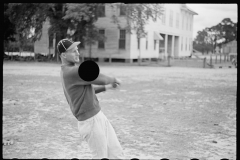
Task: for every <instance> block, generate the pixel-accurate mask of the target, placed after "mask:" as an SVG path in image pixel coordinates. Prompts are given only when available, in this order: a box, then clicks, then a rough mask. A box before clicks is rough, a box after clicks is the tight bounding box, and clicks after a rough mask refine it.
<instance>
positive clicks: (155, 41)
mask: <svg viewBox="0 0 240 160" xmlns="http://www.w3.org/2000/svg"><path fill="white" fill-rule="evenodd" d="M156 43H157V40H154V50H156Z"/></svg>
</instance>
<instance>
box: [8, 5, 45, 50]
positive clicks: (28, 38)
mask: <svg viewBox="0 0 240 160" xmlns="http://www.w3.org/2000/svg"><path fill="white" fill-rule="evenodd" d="M7 6H8V8H7V10H6V15H7V16H8V17H9V20H10V22H11V23H13V24H14V26H15V28H14V29H15V31H16V36H15V37H16V40H17V42H18V44H19V51H20V54H21V51H22V49H23V46H24V45H26V43H28V42H34V41H35V40H37V39H39V38H40V37H41V32H42V24H43V22H44V21H45V19H46V16H45V14H43V13H45V9H46V6H47V4H41V3H40V4H39V3H9V4H7Z"/></svg>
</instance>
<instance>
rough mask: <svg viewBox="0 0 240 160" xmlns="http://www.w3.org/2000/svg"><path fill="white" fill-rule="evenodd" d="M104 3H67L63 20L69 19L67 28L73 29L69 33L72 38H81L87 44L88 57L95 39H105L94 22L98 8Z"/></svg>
mask: <svg viewBox="0 0 240 160" xmlns="http://www.w3.org/2000/svg"><path fill="white" fill-rule="evenodd" d="M103 5H104V4H101V3H81V4H71V3H69V4H67V9H68V10H67V11H66V15H65V16H64V17H63V19H64V20H71V24H72V25H71V26H69V29H71V30H74V34H73V35H71V37H72V38H73V39H78V40H79V38H81V39H83V40H84V42H85V43H86V44H87V45H88V46H89V57H90V58H91V57H92V52H91V49H92V45H94V44H95V43H96V41H99V40H102V41H105V40H106V37H105V36H103V35H101V34H99V31H98V28H97V27H96V25H95V22H96V21H97V20H98V10H99V8H100V7H101V6H103Z"/></svg>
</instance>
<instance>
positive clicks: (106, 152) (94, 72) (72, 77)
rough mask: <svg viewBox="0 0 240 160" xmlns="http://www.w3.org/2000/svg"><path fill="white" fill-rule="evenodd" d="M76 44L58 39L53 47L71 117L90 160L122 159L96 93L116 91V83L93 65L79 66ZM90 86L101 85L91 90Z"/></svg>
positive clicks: (88, 63)
mask: <svg viewBox="0 0 240 160" xmlns="http://www.w3.org/2000/svg"><path fill="white" fill-rule="evenodd" d="M79 44H80V42H73V41H71V40H68V39H62V40H60V41H59V42H58V44H57V49H58V52H59V54H60V57H61V62H62V65H61V81H62V86H63V91H64V95H65V97H66V99H67V102H68V104H69V106H70V109H71V111H72V114H73V115H74V116H75V117H76V119H77V120H78V129H79V132H80V136H81V138H82V140H85V141H87V143H88V145H89V148H90V150H91V151H92V153H93V157H92V158H93V159H101V158H109V159H122V157H123V150H122V147H121V145H120V143H119V141H118V138H117V136H116V133H115V131H114V129H113V127H112V125H111V123H110V122H109V120H108V119H107V117H106V116H105V115H104V114H103V112H102V111H101V107H100V105H99V101H98V99H97V97H96V94H97V93H100V92H103V91H106V90H108V89H114V88H117V87H118V85H120V83H121V82H120V80H119V79H117V78H114V77H109V76H106V75H104V74H101V73H99V72H98V71H99V68H98V66H97V64H96V63H95V62H93V61H88V62H87V61H85V62H82V63H81V64H80V65H77V63H79V61H80V60H79V52H78V47H77V45H79ZM92 85H102V86H99V87H95V88H94V87H93V86H92Z"/></svg>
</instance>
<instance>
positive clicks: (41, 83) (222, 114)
mask: <svg viewBox="0 0 240 160" xmlns="http://www.w3.org/2000/svg"><path fill="white" fill-rule="evenodd" d="M100 71H101V72H102V73H103V74H107V75H110V76H116V77H118V78H120V79H121V80H122V82H123V83H122V86H121V88H120V89H119V90H114V91H108V92H104V93H99V94H97V97H98V99H99V101H100V106H101V108H102V111H103V112H104V114H105V115H106V116H107V117H108V118H109V120H110V122H111V123H112V125H113V127H114V128H115V131H116V133H117V136H118V137H119V140H120V143H121V145H122V147H123V149H124V153H125V155H126V158H127V159H131V158H139V159H161V158H168V159H174V160H175V159H181V160H185V159H191V158H198V159H200V160H205V159H207V160H216V159H221V158H228V159H232V160H233V159H236V92H237V69H236V68H222V69H203V68H183V67H182V68H181V67H153V66H152V67H150V66H123V65H122V66H115V65H111V66H107V65H100ZM59 76H60V64H50V63H23V62H22V63H19V62H4V64H3V102H2V103H3V139H9V138H12V139H13V140H14V144H13V145H8V146H3V150H2V151H3V158H19V159H21V158H49V159H53V158H57V159H60V158H63V159H71V158H79V159H88V158H91V152H90V150H89V149H88V146H87V143H86V142H81V141H80V138H79V135H78V129H77V120H76V119H75V117H74V116H73V115H72V113H71V111H70V108H69V106H68V104H67V101H66V99H65V96H64V94H63V89H62V85H61V81H60V77H59Z"/></svg>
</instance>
